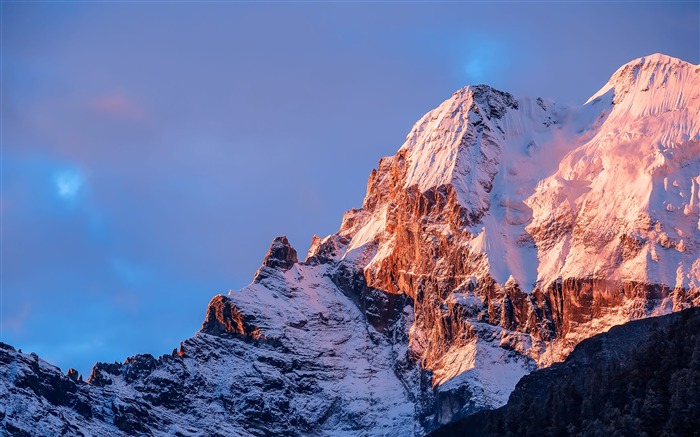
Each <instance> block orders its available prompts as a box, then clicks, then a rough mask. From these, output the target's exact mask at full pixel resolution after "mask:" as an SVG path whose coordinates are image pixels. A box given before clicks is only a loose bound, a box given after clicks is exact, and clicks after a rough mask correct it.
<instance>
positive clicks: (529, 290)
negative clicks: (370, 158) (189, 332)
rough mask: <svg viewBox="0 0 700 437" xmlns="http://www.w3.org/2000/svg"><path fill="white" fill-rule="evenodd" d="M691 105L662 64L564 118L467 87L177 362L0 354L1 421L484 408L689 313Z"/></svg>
mask: <svg viewBox="0 0 700 437" xmlns="http://www.w3.org/2000/svg"><path fill="white" fill-rule="evenodd" d="M699 112H700V68H699V67H698V66H695V65H691V64H688V63H685V62H683V61H680V60H678V59H674V58H670V57H666V56H663V55H654V56H650V57H646V58H640V59H638V60H635V61H633V62H631V63H629V64H627V65H625V66H623V67H622V68H621V69H620V70H618V72H616V73H615V74H614V75H613V77H612V78H611V80H610V81H609V83H608V84H607V85H606V86H605V87H603V89H601V91H600V92H598V93H597V94H596V95H594V97H592V98H591V100H589V102H587V103H586V105H584V106H583V107H581V108H568V107H562V106H559V105H557V104H555V103H554V102H551V101H545V100H543V99H530V98H520V99H516V98H515V97H513V96H511V95H510V94H508V93H504V92H501V91H498V90H494V89H493V88H490V87H487V86H483V85H480V86H472V87H466V88H464V89H462V90H460V91H458V92H457V93H455V94H454V95H453V96H452V97H451V98H450V99H448V100H446V101H445V102H444V103H443V104H441V105H440V106H439V107H438V108H436V109H435V110H433V111H431V112H429V113H428V114H426V115H425V116H424V117H423V118H422V119H421V120H419V121H418V122H417V123H416V125H415V126H414V127H413V129H412V131H411V132H410V134H409V136H408V138H407V140H406V143H405V144H404V145H403V146H402V147H401V149H400V150H399V151H398V152H397V154H396V155H395V156H393V157H388V158H383V159H382V160H381V161H380V162H379V167H378V169H377V170H374V171H373V172H372V174H371V175H370V178H369V181H368V187H367V196H366V198H365V200H364V202H363V205H362V208H360V209H354V210H352V211H349V212H348V213H346V215H345V217H344V219H343V223H342V225H341V228H340V230H339V231H338V232H337V233H335V234H333V235H331V236H328V237H326V238H323V239H321V238H318V237H315V238H314V240H313V242H312V246H311V249H310V251H309V253H308V256H307V258H306V260H305V261H303V262H299V260H298V259H297V254H296V251H295V250H294V249H293V248H291V246H290V245H289V242H288V241H287V240H286V238H278V239H276V240H275V241H274V242H273V244H272V246H271V248H270V252H269V253H268V255H267V257H266V258H265V260H264V262H263V266H262V267H261V268H260V269H259V270H258V272H257V273H256V275H255V278H254V281H253V283H252V284H251V285H249V286H248V287H246V288H244V289H242V290H240V291H234V292H231V293H229V295H228V296H217V297H215V298H214V299H213V300H212V302H211V303H210V305H209V307H208V309H207V312H206V320H205V322H204V324H203V327H202V330H201V331H200V332H199V333H198V334H197V335H196V336H195V337H193V338H191V339H189V340H186V341H184V342H183V344H182V348H181V351H180V352H179V353H178V352H174V353H173V354H172V355H170V356H165V357H160V358H158V359H155V358H153V357H151V356H149V355H142V356H136V357H132V358H129V359H127V361H126V362H125V363H124V364H98V365H96V366H95V369H94V371H93V374H92V376H91V377H90V378H89V379H88V382H87V383H82V382H80V381H76V380H75V379H76V378H75V375H72V378H68V377H64V376H61V375H60V372H59V371H58V369H56V368H55V367H52V366H50V365H48V364H47V363H45V362H43V361H41V360H40V359H38V358H36V357H33V356H27V355H24V354H20V353H18V352H16V351H14V350H12V349H11V348H9V347H8V348H4V349H2V351H3V352H2V354H3V355H2V357H3V358H2V359H3V360H4V361H3V366H2V368H0V371H2V372H4V375H3V379H2V385H1V387H2V391H0V400H1V401H2V402H0V405H2V406H4V410H3V411H0V420H1V423H2V427H3V429H6V430H11V432H12V433H14V434H19V435H21V434H22V433H23V432H24V433H28V435H30V434H32V433H35V432H36V430H39V431H40V432H41V433H42V434H46V435H52V434H61V433H63V432H64V431H60V430H62V429H65V430H69V433H74V434H80V433H81V432H82V433H84V434H86V435H104V434H114V435H118V434H120V433H127V434H133V433H147V434H179V435H200V434H206V435H301V434H312V435H422V434H424V433H425V432H427V431H430V430H432V429H434V428H436V427H437V426H439V425H440V424H444V423H447V422H449V421H451V420H455V419H458V418H460V417H463V416H468V415H470V414H472V413H474V412H477V411H480V410H483V409H490V408H495V407H499V406H501V405H503V404H505V402H506V400H507V399H508V396H509V394H510V393H511V392H512V390H513V388H514V387H515V385H516V383H517V381H518V380H519V379H520V378H521V377H522V376H523V375H526V374H527V373H529V372H531V371H532V370H534V369H536V368H538V367H545V366H548V365H550V364H552V363H554V362H557V361H561V360H563V359H564V358H565V357H566V356H567V355H568V353H569V352H570V351H571V350H573V348H574V346H575V345H576V344H578V343H579V342H580V341H581V340H583V339H585V338H588V337H591V336H593V335H595V334H597V333H599V332H603V331H605V330H607V329H608V328H610V327H611V326H613V325H616V324H621V323H625V322H627V321H629V320H633V319H638V318H644V317H647V316H651V315H658V314H665V313H668V312H671V311H677V310H680V309H683V308H686V307H689V306H693V305H697V304H698V303H700V297H699V286H700V261H699V260H698V259H699V257H698V250H699V249H700V248H699V247H698V245H699V244H700V220H699V216H700V214H699V212H700V207H699V206H698V202H699V201H700V197H699V196H700V135H699V131H698V122H699V121H700V120H698V113H699ZM57 393H67V395H66V396H67V397H64V396H58V395H57Z"/></svg>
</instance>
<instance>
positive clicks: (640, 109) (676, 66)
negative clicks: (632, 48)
mask: <svg viewBox="0 0 700 437" xmlns="http://www.w3.org/2000/svg"><path fill="white" fill-rule="evenodd" d="M699 72H700V66H697V65H693V64H691V63H689V62H685V61H683V60H681V59H678V58H674V57H671V56H667V55H663V54H660V53H656V54H653V55H650V56H644V57H641V58H638V59H635V60H633V61H631V62H628V63H627V64H625V65H623V66H622V67H620V68H619V69H618V70H617V71H616V72H615V73H614V74H613V75H612V76H611V77H610V80H609V81H608V82H607V83H606V84H605V86H603V87H602V88H601V89H600V90H599V91H598V92H597V93H595V94H594V95H593V96H592V97H591V98H590V99H589V100H588V102H591V101H593V100H595V99H596V98H599V97H601V96H603V95H604V94H607V93H609V92H612V94H613V100H612V102H613V103H614V104H615V105H620V106H622V107H624V108H625V109H626V110H627V111H630V112H632V115H634V116H640V115H651V114H655V113H659V112H664V111H668V110H674V109H679V108H683V107H685V106H687V105H688V104H693V100H695V102H694V105H697V98H698V96H699V95H700V82H699V81H698V77H699V76H700V75H698V73H699ZM588 102H587V103H588ZM618 112H620V111H619V110H618Z"/></svg>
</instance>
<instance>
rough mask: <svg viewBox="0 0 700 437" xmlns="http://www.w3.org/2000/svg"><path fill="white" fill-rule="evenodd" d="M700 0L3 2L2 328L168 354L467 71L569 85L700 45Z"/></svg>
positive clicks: (551, 88)
mask: <svg viewBox="0 0 700 437" xmlns="http://www.w3.org/2000/svg"><path fill="white" fill-rule="evenodd" d="M698 16H700V11H699V7H698V3H697V2H678V3H669V2H663V3H653V2H643V3H641V2H640V3H611V4H610V3H602V2H600V3H563V2H562V3H538V2H528V3H437V4H436V3H427V2H426V3H378V4H373V3H356V4H353V3H335V4H324V3H195V2H191V3H170V4H164V3H157V2H140V3H119V2H114V3H96V2H95V3H78V2H75V3H72V2H61V3H50V2H49V3H29V2H3V3H2V59H1V61H2V125H3V129H2V170H3V171H2V193H1V197H0V207H1V208H2V209H1V214H2V308H1V310H2V311H1V313H2V322H1V326H2V341H4V342H7V343H10V344H12V345H14V346H15V347H19V348H22V349H23V350H24V351H27V352H28V351H35V352H37V353H39V354H40V355H41V356H43V357H45V358H46V359H48V360H49V361H51V362H53V363H55V364H57V365H59V366H60V367H61V368H62V369H63V370H64V371H65V370H67V368H68V367H75V368H77V369H78V370H79V371H80V372H82V373H88V372H89V369H90V368H91V366H92V364H93V363H94V362H95V361H98V360H99V361H122V360H124V358H126V357H127V356H130V355H134V354H136V353H146V352H148V353H152V354H154V355H159V354H163V353H168V352H170V351H171V350H172V349H173V348H174V347H176V346H177V345H178V343H179V341H180V340H182V339H184V338H187V337H189V336H191V335H193V334H194V333H195V332H196V331H197V330H198V329H199V327H200V325H201V322H202V320H203V319H204V314H205V309H206V304H207V302H208V301H209V300H210V299H211V297H212V296H214V295H215V294H218V293H223V292H226V291H227V290H229V289H237V288H241V287H243V286H245V285H246V284H247V283H248V282H249V281H250V280H251V279H252V276H253V274H254V272H255V270H256V269H257V268H258V266H259V265H260V263H261V261H262V258H263V256H264V254H265V252H266V251H267V248H268V246H269V243H270V242H271V241H272V239H273V238H274V237H275V236H277V235H287V236H288V237H289V238H290V240H291V242H292V244H293V245H294V246H295V247H296V248H297V250H298V251H299V252H300V254H301V256H302V257H303V254H304V253H305V251H306V249H307V248H308V246H309V244H310V241H311V237H312V235H313V234H319V235H321V236H325V235H327V234H330V233H332V232H334V231H335V230H337V228H338V227H339V225H340V219H341V217H342V214H343V212H344V211H345V210H347V209H350V208H352V207H358V206H360V204H361V201H362V198H363V196H364V190H365V186H366V180H367V176H368V175H369V173H370V171H371V169H372V168H373V167H374V166H375V165H376V163H377V161H378V159H379V158H380V157H382V156H386V155H391V154H393V153H394V152H395V151H396V150H397V149H398V148H399V146H400V145H401V143H402V142H403V140H404V138H405V135H406V134H407V133H408V131H409V130H410V128H411V126H412V124H413V123H414V122H415V121H416V120H417V119H418V118H419V117H420V116H421V115H422V114H423V113H425V112H427V111H428V110H430V109H431V108H433V107H435V106H437V105H438V104H439V103H440V102H441V101H443V100H444V99H446V98H447V97H449V96H450V95H451V93H452V92H454V91H455V90H456V89H458V88H460V87H462V86H464V85H468V84H475V83H486V84H489V85H492V86H494V87H497V88H499V89H503V90H506V91H509V92H512V93H514V94H515V95H533V96H543V97H549V98H553V99H555V100H557V101H559V102H562V103H570V104H579V103H582V102H584V101H585V100H586V99H587V98H588V97H589V96H590V95H591V94H593V93H594V92H595V91H597V90H598V89H599V88H600V87H601V86H602V85H603V84H604V83H605V82H606V81H607V79H608V77H609V76H610V75H611V74H612V73H613V72H614V71H615V70H616V69H617V67H619V66H620V65H622V64H624V63H625V62H628V61H630V60H632V59H634V58H636V57H640V56H643V55H647V54H651V53H655V52H662V53H665V54H668V55H671V56H676V57H680V58H682V59H685V60H687V61H689V62H692V63H694V64H697V63H699V62H700V47H699V44H700V43H699V42H698V41H699V40H700V29H699V27H700V25H699V23H698Z"/></svg>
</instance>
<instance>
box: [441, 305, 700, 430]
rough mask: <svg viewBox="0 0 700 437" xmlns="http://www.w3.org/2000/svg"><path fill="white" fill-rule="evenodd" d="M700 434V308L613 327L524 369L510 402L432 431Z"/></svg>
mask: <svg viewBox="0 0 700 437" xmlns="http://www.w3.org/2000/svg"><path fill="white" fill-rule="evenodd" d="M430 435H431V437H448V436H484V437H486V436H561V435H569V436H697V435H700V309H698V308H693V309H689V310H686V311H682V312H680V313H674V314H670V315H667V316H662V317H655V318H650V319H645V320H640V321H636V322H631V323H629V324H626V325H623V326H617V327H614V328H612V329H611V330H610V331H609V332H607V333H604V334H599V335H597V336H595V337H593V338H591V339H589V340H585V341H583V342H582V343H580V344H579V345H578V346H577V347H576V349H575V350H574V352H573V353H572V354H571V355H570V356H569V358H568V359H567V360H566V361H565V362H564V363H561V364H554V365H553V366H551V367H549V368H546V369H542V370H539V371H537V372H534V373H532V374H530V375H528V376H526V377H524V378H523V379H522V380H521V381H520V382H519V383H518V385H517V387H516V389H515V391H514V392H513V394H512V395H511V397H510V399H509V401H508V404H507V405H505V406H504V407H502V408H499V409H497V410H492V411H484V412H481V413H478V414H476V415H474V416H471V417H468V418H466V419H464V420H461V421H458V422H455V423H452V424H449V425H447V426H445V427H443V428H440V429H438V430H437V431H435V432H433V433H432V434H430Z"/></svg>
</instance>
